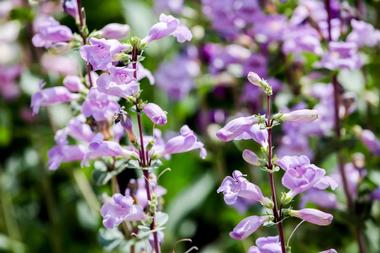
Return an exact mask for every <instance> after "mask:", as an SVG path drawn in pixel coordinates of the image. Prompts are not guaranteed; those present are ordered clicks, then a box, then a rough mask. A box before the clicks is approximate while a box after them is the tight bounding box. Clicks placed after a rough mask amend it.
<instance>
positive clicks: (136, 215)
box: [100, 193, 145, 229]
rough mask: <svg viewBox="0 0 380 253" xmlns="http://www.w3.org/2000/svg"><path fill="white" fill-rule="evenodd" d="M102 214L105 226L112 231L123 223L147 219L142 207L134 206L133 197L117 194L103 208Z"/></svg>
mask: <svg viewBox="0 0 380 253" xmlns="http://www.w3.org/2000/svg"><path fill="white" fill-rule="evenodd" d="M100 213H101V215H102V217H103V225H104V226H105V227H106V228H108V229H112V228H114V227H117V226H118V225H120V224H121V223H122V222H123V221H139V220H143V219H144V218H145V214H144V211H143V209H142V208H141V206H138V205H135V204H133V198H132V197H131V196H128V195H126V196H123V195H121V194H120V193H116V194H114V195H113V196H112V198H110V199H108V200H107V201H106V202H105V203H104V204H103V206H102V208H101V210H100Z"/></svg>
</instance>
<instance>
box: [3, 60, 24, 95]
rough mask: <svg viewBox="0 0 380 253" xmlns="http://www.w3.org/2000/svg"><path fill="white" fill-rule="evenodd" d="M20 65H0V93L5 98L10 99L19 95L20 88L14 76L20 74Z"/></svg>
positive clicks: (16, 76)
mask: <svg viewBox="0 0 380 253" xmlns="http://www.w3.org/2000/svg"><path fill="white" fill-rule="evenodd" d="M21 69H22V68H21V66H19V65H13V66H3V65H1V66H0V94H1V96H2V97H3V98H4V99H6V100H12V99H14V98H16V97H18V96H19V94H20V89H19V87H18V86H17V84H16V78H18V76H19V75H20V74H21Z"/></svg>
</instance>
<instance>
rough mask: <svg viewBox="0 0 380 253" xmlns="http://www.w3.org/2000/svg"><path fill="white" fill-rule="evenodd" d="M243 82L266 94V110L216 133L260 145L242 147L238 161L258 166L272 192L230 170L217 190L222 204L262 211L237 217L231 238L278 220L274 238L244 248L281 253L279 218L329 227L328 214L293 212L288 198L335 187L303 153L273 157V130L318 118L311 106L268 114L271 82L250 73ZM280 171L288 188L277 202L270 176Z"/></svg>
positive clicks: (225, 138) (282, 239)
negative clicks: (265, 192) (258, 150)
mask: <svg viewBox="0 0 380 253" xmlns="http://www.w3.org/2000/svg"><path fill="white" fill-rule="evenodd" d="M248 80H249V81H250V82H251V83H252V84H253V85H255V86H258V87H260V88H261V89H263V90H264V91H265V93H266V94H267V101H268V111H267V113H266V115H265V116H261V115H252V116H247V117H239V118H236V119H233V120H231V121H230V122H228V123H227V124H226V125H225V126H224V127H223V128H221V129H220V130H218V132H217V133H216V136H217V137H218V138H219V139H220V140H222V141H234V140H235V141H237V140H241V139H245V140H253V141H255V142H256V143H257V144H259V145H260V146H261V151H262V154H255V153H254V152H253V151H251V150H249V149H246V150H244V151H243V159H244V160H245V161H246V162H247V163H249V164H250V165H253V166H255V167H261V168H263V169H264V170H265V171H267V173H268V174H269V178H270V185H271V190H272V196H271V198H269V197H266V196H264V195H263V193H262V191H261V190H260V188H259V186H257V185H255V184H253V183H251V182H250V181H249V180H248V179H247V178H246V175H243V173H241V172H240V171H237V170H236V171H234V172H233V173H232V177H230V176H227V177H226V178H225V179H224V180H223V182H222V184H221V186H220V187H219V189H218V190H217V192H218V193H223V195H224V201H225V202H226V204H227V205H233V206H234V205H237V204H240V203H242V202H244V203H245V205H254V204H257V203H259V204H260V205H261V206H262V207H263V208H264V209H265V210H266V211H265V212H264V213H265V214H261V215H260V214H257V215H253V216H249V217H246V218H244V219H243V220H241V221H240V223H239V224H238V225H236V227H235V228H234V229H233V230H232V232H231V233H230V236H231V237H232V238H233V239H236V240H243V239H245V238H247V237H248V236H250V235H251V234H252V233H254V232H255V231H256V230H257V229H259V228H260V227H261V226H263V225H271V224H277V226H278V231H279V236H273V237H262V238H259V239H258V240H257V241H256V245H257V246H253V247H251V248H250V249H249V252H250V253H252V252H271V253H275V252H282V253H285V252H286V248H289V247H290V245H285V235H284V231H283V223H284V222H283V221H284V219H285V218H286V217H295V218H298V219H301V220H303V221H307V222H309V223H312V224H315V225H319V226H327V225H330V224H331V222H332V220H333V216H332V215H331V214H329V213H325V212H323V211H320V210H318V209H312V208H303V209H300V210H293V209H292V207H291V205H290V204H291V202H292V201H293V199H294V198H295V197H296V196H297V195H299V194H301V193H304V192H306V191H309V190H311V189H314V190H318V191H323V190H326V189H327V188H329V187H330V188H332V189H333V190H334V189H335V188H336V187H337V183H336V181H335V180H334V179H333V178H332V177H329V176H326V171H325V170H324V169H321V168H319V167H317V166H316V165H314V164H311V162H310V160H309V158H308V157H306V156H304V155H301V156H297V155H291V156H287V155H286V156H282V157H280V158H277V157H275V156H273V153H272V152H273V147H272V128H273V127H274V126H276V125H278V124H281V123H283V122H292V123H295V124H300V125H302V124H304V123H307V122H312V121H314V120H316V119H317V118H318V112H317V111H316V110H307V109H302V110H295V111H291V112H288V113H284V114H283V113H279V114H275V115H273V116H271V111H270V103H271V95H272V93H271V89H270V85H269V84H268V83H267V82H266V81H265V80H263V79H261V78H260V77H259V75H257V74H256V73H249V75H248ZM278 168H281V169H282V170H284V173H283V175H282V179H281V183H282V185H283V186H284V187H285V188H286V189H288V190H289V191H288V192H282V195H281V203H277V197H276V195H277V193H276V188H275V182H274V176H275V175H277V172H278V171H279V169H278Z"/></svg>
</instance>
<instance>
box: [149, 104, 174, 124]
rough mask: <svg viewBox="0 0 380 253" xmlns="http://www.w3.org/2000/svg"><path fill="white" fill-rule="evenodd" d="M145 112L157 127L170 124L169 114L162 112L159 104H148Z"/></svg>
mask: <svg viewBox="0 0 380 253" xmlns="http://www.w3.org/2000/svg"><path fill="white" fill-rule="evenodd" d="M143 112H144V113H145V115H146V116H147V117H148V118H149V119H150V120H151V121H152V122H153V123H154V124H156V125H165V124H166V123H167V122H168V120H167V117H166V114H167V112H165V111H164V110H162V109H161V107H160V106H158V105H157V104H154V103H148V104H146V105H145V106H144V108H143Z"/></svg>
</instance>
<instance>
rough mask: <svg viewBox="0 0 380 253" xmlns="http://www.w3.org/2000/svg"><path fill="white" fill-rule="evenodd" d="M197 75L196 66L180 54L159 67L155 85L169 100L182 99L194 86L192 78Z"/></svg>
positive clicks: (190, 59) (197, 69) (191, 60)
mask: <svg viewBox="0 0 380 253" xmlns="http://www.w3.org/2000/svg"><path fill="white" fill-rule="evenodd" d="M198 73H199V66H198V64H197V63H196V62H195V61H194V60H193V59H192V58H191V57H189V56H187V55H184V54H181V55H178V56H176V57H175V58H174V59H172V60H171V61H169V62H165V63H163V64H161V65H160V67H159V68H158V70H157V72H156V74H155V76H156V79H157V85H158V86H159V87H160V88H161V89H163V90H164V91H165V92H166V93H167V94H168V97H169V99H171V100H181V99H184V98H185V97H186V96H187V95H188V94H189V92H190V90H191V89H193V87H194V86H195V83H194V80H193V78H194V77H195V76H197V75H198Z"/></svg>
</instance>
